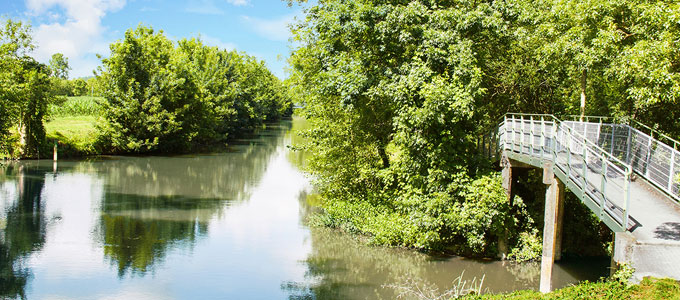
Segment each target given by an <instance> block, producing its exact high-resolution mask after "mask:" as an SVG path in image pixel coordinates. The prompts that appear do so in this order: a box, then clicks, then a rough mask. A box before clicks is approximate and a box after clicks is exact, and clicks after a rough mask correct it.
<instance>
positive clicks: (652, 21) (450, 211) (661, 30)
mask: <svg viewBox="0 0 680 300" xmlns="http://www.w3.org/2000/svg"><path fill="white" fill-rule="evenodd" d="M299 2H300V4H301V5H302V6H303V7H304V9H305V12H306V17H305V19H304V20H302V21H301V22H299V23H298V24H295V25H294V26H293V27H292V29H293V33H294V40H295V42H297V44H296V45H297V46H296V48H295V49H294V52H293V54H292V56H291V58H290V64H291V66H292V74H291V77H290V79H289V80H288V83H289V86H290V88H291V93H292V94H294V95H296V96H298V97H301V99H300V100H298V101H299V102H300V103H304V104H305V108H304V110H303V115H304V116H305V117H306V118H307V119H308V120H309V122H310V126H311V129H310V130H309V131H307V132H306V138H307V140H308V142H307V143H306V145H305V146H304V147H302V148H303V149H305V150H306V151H308V152H310V153H311V158H310V159H309V164H308V168H309V171H310V172H311V173H312V175H313V176H314V178H315V179H316V184H317V187H318V188H319V190H320V192H321V195H322V199H323V200H324V204H323V206H324V207H325V208H326V212H327V213H328V216H327V217H326V218H327V220H326V221H325V223H327V224H330V225H332V226H337V227H343V228H344V227H346V228H347V229H350V230H353V231H358V232H362V233H367V234H370V235H372V236H373V237H374V239H375V241H378V242H385V243H387V244H398V245H408V246H411V247H416V248H422V249H438V248H446V247H450V246H452V245H456V244H458V245H459V246H460V248H459V249H456V251H462V252H472V253H476V254H484V255H493V252H494V251H495V249H494V247H495V245H494V242H495V240H496V239H497V238H498V237H499V236H506V235H507V236H508V238H509V239H510V241H511V242H512V243H511V244H513V245H516V247H525V246H526V247H527V248H523V249H521V250H516V252H515V254H516V257H520V256H522V257H524V258H526V259H528V258H529V257H531V256H533V255H534V254H531V253H534V251H533V250H531V249H532V247H533V246H535V245H536V243H535V242H536V241H537V240H536V239H533V238H532V237H531V235H534V236H535V234H536V233H535V232H534V230H535V226H532V225H527V226H524V225H522V226H515V227H513V224H522V223H521V222H519V223H518V222H514V220H515V219H518V218H524V219H527V218H534V217H536V215H537V214H536V213H535V212H537V211H538V212H540V211H542V210H536V209H535V208H536V206H534V205H528V206H527V207H525V209H526V211H525V213H524V214H522V213H518V212H516V211H515V209H514V208H513V209H511V206H510V204H509V203H507V201H506V200H503V199H505V196H504V195H503V193H502V191H501V190H497V191H496V190H494V191H493V192H491V191H489V190H486V189H484V188H481V187H482V186H481V185H476V186H475V187H474V188H472V189H470V188H469V187H468V185H470V184H473V185H474V183H475V182H476V181H478V180H482V178H483V177H484V175H482V174H484V173H485V172H487V170H488V165H486V164H485V162H484V160H483V159H481V158H480V157H478V156H477V155H476V154H475V149H474V147H473V145H474V143H473V142H474V141H475V140H476V139H477V138H478V137H479V135H480V134H483V133H486V130H487V129H488V128H490V127H491V126H492V125H495V124H494V123H493V122H495V121H496V120H498V118H499V117H501V116H502V115H503V114H505V113H506V112H507V111H516V112H530V113H538V112H540V113H553V114H576V113H578V112H579V110H580V101H579V100H578V99H579V98H580V96H581V94H582V93H583V96H585V97H586V98H587V99H588V101H587V103H586V105H585V112H586V113H589V114H605V115H616V116H627V117H633V118H638V117H640V116H645V117H648V116H649V117H650V118H649V119H648V120H650V121H652V122H653V123H656V125H657V127H658V128H661V129H662V131H665V132H671V131H672V132H679V131H678V129H680V128H675V127H677V126H680V125H678V124H680V123H678V122H675V120H677V119H678V115H677V114H678V113H680V110H678V106H677V105H675V106H673V105H674V104H677V98H678V97H677V96H678V91H680V89H678V86H680V77H679V71H680V70H679V69H678V66H680V64H678V57H679V56H678V49H680V47H678V44H677V43H678V40H680V39H679V38H680V30H679V29H680V26H678V24H680V23H678V17H679V16H680V15H678V14H674V13H670V12H674V11H678V8H679V7H678V3H676V2H667V1H654V2H653V3H639V2H635V1H613V0H589V1H585V2H583V1H557V0H540V1H523V0H507V1H494V2H479V1H454V2H448V1H444V2H441V1H409V2H404V1H380V2H375V1H340V0H322V1H318V2H315V3H305V1H299ZM643 69H644V70H643ZM658 109H663V110H665V111H668V113H664V114H660V113H658V112H659V111H658ZM671 135H672V134H671ZM496 197H497V198H496ZM541 198H542V195H539V196H538V197H536V198H533V197H532V198H527V199H529V200H531V201H530V202H535V203H538V202H539V201H540V199H541ZM503 201H506V202H503ZM513 204H514V203H513ZM343 210H346V211H343ZM360 210H364V211H370V214H369V213H367V215H363V214H361V212H360ZM574 212H575V213H576V215H577V216H578V218H576V219H583V218H581V217H580V216H581V215H583V214H585V215H586V216H590V214H589V213H588V212H587V211H586V212H581V211H574ZM356 214H359V215H361V216H365V217H364V218H359V217H355V216H356ZM399 218H403V219H406V220H400V219H399ZM586 218H587V217H586ZM537 221H539V219H537ZM588 221H590V220H588ZM371 222H375V224H369V223H371ZM497 224H504V225H503V226H499V225H497ZM584 224H585V225H589V224H591V222H588V223H584ZM585 225H584V226H585ZM499 228H506V229H505V231H500V230H499ZM592 228H595V229H594V230H593V229H592ZM592 228H589V230H590V231H597V230H598V229H597V226H595V227H592ZM397 229H399V230H403V233H398V232H397V231H396V230H397ZM520 233H525V234H524V235H520ZM527 234H528V235H527ZM597 235H598V233H597V232H593V233H592V234H591V233H588V234H587V235H584V236H597ZM532 245H533V246H532ZM520 253H524V254H526V256H525V255H524V254H522V255H520ZM524 258H522V259H524Z"/></svg>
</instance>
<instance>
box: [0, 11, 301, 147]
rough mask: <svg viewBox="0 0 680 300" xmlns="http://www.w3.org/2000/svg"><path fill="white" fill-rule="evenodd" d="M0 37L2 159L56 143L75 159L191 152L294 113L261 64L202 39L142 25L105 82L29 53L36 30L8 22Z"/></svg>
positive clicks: (123, 44) (114, 48)
mask: <svg viewBox="0 0 680 300" xmlns="http://www.w3.org/2000/svg"><path fill="white" fill-rule="evenodd" d="M0 38H1V41H2V45H1V46H2V47H1V48H0V50H1V53H0V111H2V114H0V155H2V157H7V156H9V157H22V158H26V157H38V156H41V157H46V156H47V155H49V154H51V153H50V150H51V146H52V144H53V143H56V142H58V143H59V144H61V145H62V148H63V149H64V150H65V151H66V153H67V154H75V155H89V154H98V153H103V152H105V153H150V152H165V153H167V152H183V151H189V150H193V149H196V148H197V147H203V146H209V145H216V144H220V143H223V142H224V141H226V139H227V138H228V137H233V136H234V135H235V134H238V133H241V132H244V131H249V130H252V129H254V128H256V127H259V126H262V125H263V124H264V123H265V122H269V121H274V120H276V119H278V118H280V117H283V116H286V115H290V114H291V113H292V102H291V101H290V98H289V97H288V93H287V90H286V89H285V88H284V85H283V83H282V82H281V81H280V80H279V79H278V78H276V76H274V75H273V74H272V73H271V72H270V71H269V70H268V69H267V68H266V66H265V65H264V63H263V62H262V61H259V60H257V59H255V58H254V57H252V56H249V55H246V54H244V53H238V52H235V51H226V50H220V49H218V48H217V47H208V46H206V45H204V44H203V43H202V42H201V41H200V39H195V38H194V39H183V40H181V41H179V42H178V43H175V42H172V41H170V40H169V39H168V38H167V37H165V36H164V35H163V32H162V31H160V32H156V31H154V30H153V29H151V28H147V27H144V26H139V27H138V28H137V29H134V30H132V29H131V30H128V31H127V32H126V33H125V38H124V39H123V40H121V41H117V42H115V43H113V44H112V45H111V46H110V48H111V56H110V57H108V58H103V59H102V62H103V67H101V68H100V69H99V70H98V72H97V73H98V74H97V76H96V77H92V78H88V79H87V80H85V79H74V80H69V79H68V72H69V70H70V67H69V64H68V59H67V58H65V57H64V56H63V55H61V54H59V53H57V54H54V55H53V56H52V59H50V63H49V65H45V64H41V63H38V62H36V61H35V60H34V59H33V58H32V57H30V56H28V54H29V53H30V51H31V50H32V49H33V48H34V46H33V43H32V39H31V30H30V26H26V25H23V24H22V23H20V22H15V21H12V20H6V21H5V24H4V28H3V29H2V31H0ZM87 94H89V95H90V96H84V95H87ZM92 95H97V96H102V97H92ZM66 96H81V97H68V98H67V97H66ZM46 119H49V120H50V124H49V126H48V127H49V129H50V134H49V135H48V136H47V138H46V135H45V128H44V125H43V123H44V121H45V120H46ZM94 123H97V126H96V128H95V127H94ZM64 133H69V134H67V135H64ZM41 149H42V150H43V155H40V150H41Z"/></svg>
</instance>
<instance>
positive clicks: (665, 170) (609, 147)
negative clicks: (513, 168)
mask: <svg viewBox="0 0 680 300" xmlns="http://www.w3.org/2000/svg"><path fill="white" fill-rule="evenodd" d="M478 146H479V148H480V150H482V151H483V152H484V153H485V154H487V155H489V156H491V157H495V158H497V159H500V158H501V157H503V156H505V157H506V158H508V159H512V160H515V161H519V162H522V163H525V164H529V165H531V166H534V167H539V168H542V167H544V166H545V165H546V163H549V164H550V166H551V167H552V169H553V172H554V174H555V175H556V176H557V177H558V178H559V179H560V180H561V181H562V182H563V183H564V184H565V185H566V187H567V188H568V189H569V190H570V191H571V192H572V193H574V194H575V195H576V196H578V198H579V199H581V201H582V202H583V203H585V204H586V205H587V206H588V207H589V208H590V209H591V210H592V211H593V212H594V213H595V214H596V215H597V216H598V217H599V218H600V220H602V221H603V222H604V223H605V224H607V226H608V227H609V228H610V229H612V230H613V231H614V232H624V231H628V232H632V233H633V234H634V235H635V237H636V238H637V240H638V241H651V240H668V241H680V205H678V202H679V201H680V197H679V194H680V175H679V174H680V151H678V150H679V149H680V143H679V142H677V141H675V140H673V139H671V138H669V137H667V136H665V135H662V134H659V133H656V132H655V131H653V130H651V128H648V127H646V126H644V125H642V124H640V123H637V122H631V123H629V124H617V123H614V122H611V119H609V118H603V117H571V118H570V120H564V121H563V120H560V119H558V118H557V117H555V116H553V115H545V114H516V113H510V114H506V115H505V117H504V118H503V120H502V121H500V123H499V124H498V126H497V130H493V131H492V132H491V133H490V134H488V135H486V136H485V137H484V138H483V139H481V140H480V142H479V143H478Z"/></svg>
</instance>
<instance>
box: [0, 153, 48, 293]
mask: <svg viewBox="0 0 680 300" xmlns="http://www.w3.org/2000/svg"><path fill="white" fill-rule="evenodd" d="M0 173H2V174H3V176H2V177H3V179H5V180H6V179H7V178H8V177H14V178H16V181H5V180H2V179H0V184H1V185H2V193H3V194H4V195H3V196H4V197H3V198H5V197H6V198H5V199H6V201H3V202H2V203H0V205H1V206H2V208H3V209H2V211H1V212H0V228H2V232H1V233H0V298H2V299H5V298H14V297H21V298H25V292H24V288H25V286H26V283H27V281H28V279H29V278H30V271H29V270H28V269H26V268H25V267H24V266H23V263H24V259H25V258H26V257H27V256H28V255H29V254H30V253H32V252H33V251H37V250H39V249H40V248H42V246H43V244H44V243H45V228H46V226H47V221H46V220H45V215H44V209H43V203H42V198H41V195H42V191H43V188H44V186H45V173H46V172H45V170H44V169H41V168H39V167H35V166H34V167H31V166H23V165H19V166H11V165H10V166H0ZM3 181H4V182H3Z"/></svg>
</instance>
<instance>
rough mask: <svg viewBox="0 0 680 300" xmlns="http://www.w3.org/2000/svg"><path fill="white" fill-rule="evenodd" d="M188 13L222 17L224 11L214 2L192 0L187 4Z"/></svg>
mask: <svg viewBox="0 0 680 300" xmlns="http://www.w3.org/2000/svg"><path fill="white" fill-rule="evenodd" d="M185 10H186V11H187V12H190V13H195V14H202V15H221V14H224V11H223V10H222V9H220V8H219V7H217V5H215V1H213V0H191V1H189V3H187V6H186V9H185Z"/></svg>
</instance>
